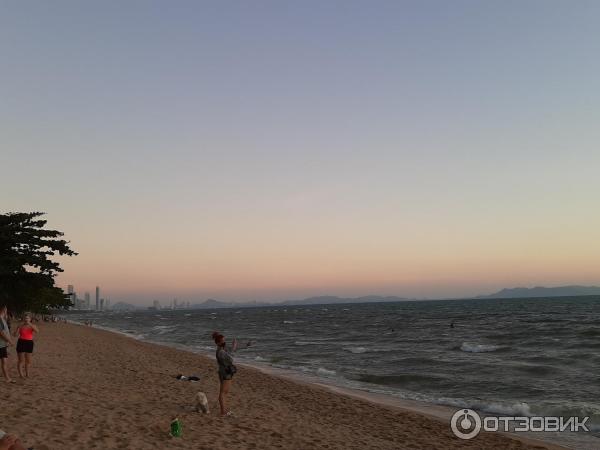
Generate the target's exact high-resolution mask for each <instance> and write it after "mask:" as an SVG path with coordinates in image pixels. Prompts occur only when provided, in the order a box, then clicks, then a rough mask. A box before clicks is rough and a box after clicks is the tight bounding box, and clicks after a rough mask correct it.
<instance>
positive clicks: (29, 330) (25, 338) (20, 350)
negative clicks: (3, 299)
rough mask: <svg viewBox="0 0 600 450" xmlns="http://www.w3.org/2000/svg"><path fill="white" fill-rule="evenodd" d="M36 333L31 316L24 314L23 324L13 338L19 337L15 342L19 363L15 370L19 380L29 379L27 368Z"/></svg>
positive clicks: (29, 363) (36, 328) (29, 364)
mask: <svg viewBox="0 0 600 450" xmlns="http://www.w3.org/2000/svg"><path fill="white" fill-rule="evenodd" d="M34 333H35V334H37V333H38V327H36V326H35V325H34V324H33V323H31V314H29V313H25V315H24V316H23V322H22V323H21V325H19V327H18V328H17V329H16V330H15V333H14V336H16V335H17V334H18V335H19V340H18V341H17V356H18V358H19V362H18V363H17V369H18V370H19V376H20V377H21V378H29V366H31V357H32V354H33V335H34Z"/></svg>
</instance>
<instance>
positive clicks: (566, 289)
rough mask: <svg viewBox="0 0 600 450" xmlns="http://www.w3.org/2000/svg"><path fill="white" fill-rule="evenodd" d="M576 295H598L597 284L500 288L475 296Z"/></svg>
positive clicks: (598, 288) (599, 290) (599, 292)
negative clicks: (490, 292)
mask: <svg viewBox="0 0 600 450" xmlns="http://www.w3.org/2000/svg"><path fill="white" fill-rule="evenodd" d="M578 295H600V287H598V286H559V287H543V286H536V287H534V288H524V287H518V288H511V289H502V290H501V291H498V292H496V293H494V294H490V295H480V296H478V297H477V298H526V297H575V296H578Z"/></svg>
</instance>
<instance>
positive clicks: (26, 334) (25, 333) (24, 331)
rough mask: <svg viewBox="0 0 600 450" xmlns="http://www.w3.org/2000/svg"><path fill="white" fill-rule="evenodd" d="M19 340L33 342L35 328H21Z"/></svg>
mask: <svg viewBox="0 0 600 450" xmlns="http://www.w3.org/2000/svg"><path fill="white" fill-rule="evenodd" d="M19 339H23V340H24V341H33V328H31V327H28V326H24V327H21V328H19Z"/></svg>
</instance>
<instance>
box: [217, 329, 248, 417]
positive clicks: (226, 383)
mask: <svg viewBox="0 0 600 450" xmlns="http://www.w3.org/2000/svg"><path fill="white" fill-rule="evenodd" d="M212 337H213V339H214V341H215V344H217V364H218V365H219V382H220V384H221V386H220V389H219V406H220V407H221V415H222V416H231V415H233V414H232V412H231V411H229V410H227V404H226V397H227V394H228V393H229V387H230V386H231V381H232V379H233V375H234V374H235V373H236V372H237V369H236V367H235V366H234V365H233V355H232V354H233V352H235V351H236V350H237V346H238V345H237V340H236V339H235V338H234V339H233V343H232V345H231V348H230V349H228V348H227V343H226V342H225V336H223V335H222V334H221V333H219V332H218V331H215V332H214V333H213V334H212ZM250 345H252V342H251V341H250V342H248V343H247V344H246V348H247V347H250Z"/></svg>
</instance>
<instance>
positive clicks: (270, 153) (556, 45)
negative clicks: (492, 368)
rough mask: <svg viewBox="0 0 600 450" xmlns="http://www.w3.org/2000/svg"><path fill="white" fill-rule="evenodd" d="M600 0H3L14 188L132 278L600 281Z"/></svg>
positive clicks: (246, 295)
mask: <svg viewBox="0 0 600 450" xmlns="http://www.w3.org/2000/svg"><path fill="white" fill-rule="evenodd" d="M598 24H600V2H597V1H520V2H516V1H495V2H491V1H488V2H483V1H418V2H417V1H414V2H405V1H404V2H403V1H394V2H349V1H343V2H333V1H328V2H281V1H277V2H275V1H274V2H200V1H194V2H182V1H175V2H149V1H139V2H134V1H131V2H116V1H115V2H110V1H98V2H79V1H72V2H63V1H53V2H46V1H38V2H20V1H11V2H3V3H2V6H1V9H0V56H1V60H0V65H1V66H0V67H1V70H0V136H1V140H0V145H1V154H2V163H1V166H0V176H1V178H0V186H1V188H2V189H1V191H0V198H1V207H2V209H3V210H9V211H11V210H30V209H39V210H43V211H46V212H48V219H49V221H50V225H51V226H54V227H56V228H59V229H62V230H64V231H65V232H66V233H67V236H68V237H69V238H70V239H71V241H72V243H73V246H74V247H75V249H76V250H78V251H79V252H80V256H78V257H77V258H73V259H72V260H70V261H66V262H65V268H66V271H65V274H64V275H63V276H61V278H60V282H61V283H62V284H67V283H70V284H75V285H76V287H77V286H78V287H79V289H80V290H91V289H92V288H93V286H95V285H96V284H97V283H98V284H101V285H102V286H104V287H105V289H106V291H107V292H109V293H112V294H111V295H112V296H113V297H114V298H127V299H134V300H136V299H139V300H141V299H145V298H149V297H156V298H168V297H172V296H179V297H180V298H184V299H190V300H192V299H196V298H204V297H207V296H216V297H219V298H235V299H253V298H257V299H272V298H280V297H285V298H292V297H298V296H305V295H313V294H315V295H316V294H324V293H331V294H339V295H361V294H365V293H383V294H398V295H410V296H412V295H415V296H431V297H432V296H461V295H472V294H477V293H481V292H486V291H489V290H495V289H496V288H501V287H505V286H514V285H534V284H546V285H556V284H562V283H587V284H591V283H600V278H599V275H598V272H597V267H598V266H599V265H600V256H599V255H600V244H599V242H600V231H599V230H600V212H598V208H597V207H596V203H597V198H598V194H599V193H600V177H599V176H598V173H597V171H598V167H600V150H598V148H599V147H598V144H599V143H600V140H599V137H600V127H599V126H598V123H600V106H599V105H600V81H599V80H600V77H599V72H600V62H599V58H598V55H599V54H600V32H599V29H600V27H599V26H598Z"/></svg>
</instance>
